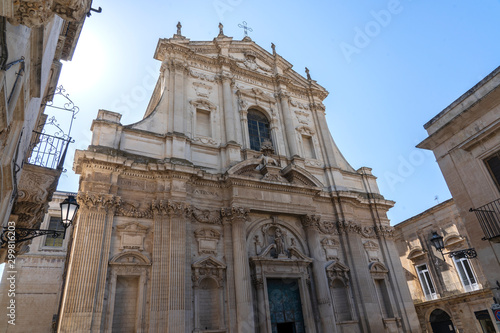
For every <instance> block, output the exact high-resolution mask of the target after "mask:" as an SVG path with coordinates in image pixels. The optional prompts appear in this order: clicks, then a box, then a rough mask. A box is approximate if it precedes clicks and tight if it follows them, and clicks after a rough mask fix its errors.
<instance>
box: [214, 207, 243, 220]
mask: <svg viewBox="0 0 500 333" xmlns="http://www.w3.org/2000/svg"><path fill="white" fill-rule="evenodd" d="M249 213H250V209H248V208H244V207H235V206H232V207H230V208H222V209H221V215H222V217H223V218H224V220H225V221H228V220H230V221H246V219H247V217H248V214H249Z"/></svg>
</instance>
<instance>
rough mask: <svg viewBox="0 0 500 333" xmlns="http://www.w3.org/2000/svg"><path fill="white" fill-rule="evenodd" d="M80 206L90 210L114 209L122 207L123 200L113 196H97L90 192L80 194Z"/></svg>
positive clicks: (78, 197)
mask: <svg viewBox="0 0 500 333" xmlns="http://www.w3.org/2000/svg"><path fill="white" fill-rule="evenodd" d="M76 198H77V200H78V203H79V204H80V206H84V207H87V208H89V209H92V208H94V209H104V210H106V211H107V210H110V209H114V208H116V207H117V206H119V205H120V203H121V199H120V198H119V197H115V196H114V195H112V194H95V193H89V192H80V193H78V196H77V197H76Z"/></svg>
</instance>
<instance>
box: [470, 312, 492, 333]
mask: <svg viewBox="0 0 500 333" xmlns="http://www.w3.org/2000/svg"><path fill="white" fill-rule="evenodd" d="M474 315H475V316H476V319H477V321H479V325H481V329H482V330H483V333H495V332H496V331H495V326H494V325H493V321H492V320H491V317H490V314H489V313H488V310H482V311H477V312H474Z"/></svg>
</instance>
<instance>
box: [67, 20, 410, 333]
mask: <svg viewBox="0 0 500 333" xmlns="http://www.w3.org/2000/svg"><path fill="white" fill-rule="evenodd" d="M219 27H220V34H219V35H218V36H217V37H216V38H214V40H213V41H190V40H189V39H187V38H186V37H184V36H182V34H181V26H180V24H178V30H177V33H176V34H175V35H174V36H173V38H170V39H160V41H159V42H158V46H157V48H156V52H155V58H156V59H157V60H159V61H161V63H162V66H161V69H160V73H159V79H158V83H157V85H156V88H155V90H154V92H153V95H152V98H151V101H150V103H149V106H148V107H147V110H146V112H145V115H144V118H143V119H142V120H140V121H139V122H137V123H134V124H130V125H122V124H121V123H120V117H121V115H120V114H118V113H115V112H112V111H106V110H100V111H99V112H98V115H97V119H95V120H94V122H93V124H92V132H93V137H92V141H91V145H90V146H89V147H88V149H87V150H80V151H77V152H76V155H75V164H74V169H75V171H76V172H77V174H79V175H80V189H79V193H78V200H79V203H80V211H79V214H78V215H79V218H78V221H77V223H76V227H75V232H74V242H73V247H72V250H71V256H70V262H69V269H68V275H67V280H66V287H65V293H64V297H63V304H62V312H61V317H60V322H59V330H60V332H88V331H101V332H111V331H113V332H239V333H245V332H261V333H264V332H269V333H271V332H324V333H326V332H329V333H330V332H419V331H420V328H419V325H418V320H417V316H416V313H415V310H414V307H413V302H412V300H411V296H410V294H409V291H408V287H407V285H406V281H405V278H404V274H403V270H402V268H401V264H400V262H399V257H398V255H397V250H396V247H395V243H394V239H393V234H394V230H393V228H392V227H390V225H389V220H388V219H387V217H386V212H387V210H388V209H389V208H391V207H392V206H393V204H394V202H392V201H389V200H386V199H384V197H383V196H382V195H381V194H380V193H379V190H378V187H377V183H376V179H375V177H374V176H373V175H372V174H371V169H369V168H366V167H363V168H360V169H359V170H354V169H353V168H352V167H351V166H350V165H349V164H348V163H347V161H346V160H345V159H344V157H343V156H342V154H341V153H340V151H339V149H338V148H337V146H336V145H335V143H334V141H333V139H332V137H331V135H330V132H329V130H328V128H327V125H326V119H325V107H324V105H323V104H322V101H323V100H324V99H325V98H326V96H327V94H328V93H327V91H326V90H325V89H324V88H323V87H321V86H320V85H319V84H317V83H316V81H314V80H312V79H311V77H310V76H309V73H307V78H304V77H302V76H301V75H299V74H298V73H296V72H295V71H294V70H292V65H291V64H290V63H288V62H287V61H286V60H285V59H284V58H282V57H281V56H280V55H278V54H277V52H276V49H275V46H274V45H272V53H270V52H268V51H266V50H265V49H263V48H262V47H260V46H259V45H257V44H256V43H254V42H253V41H252V40H251V39H250V38H249V37H245V38H244V39H243V40H233V38H231V37H227V36H225V35H224V33H223V30H222V29H223V27H222V25H220V26H219Z"/></svg>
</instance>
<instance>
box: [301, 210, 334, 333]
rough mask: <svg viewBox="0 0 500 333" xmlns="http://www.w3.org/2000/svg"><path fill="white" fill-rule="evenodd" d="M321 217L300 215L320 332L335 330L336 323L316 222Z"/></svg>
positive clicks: (328, 332) (326, 332) (329, 332)
mask: <svg viewBox="0 0 500 333" xmlns="http://www.w3.org/2000/svg"><path fill="white" fill-rule="evenodd" d="M320 219H321V217H320V216H318V215H306V216H303V217H302V226H303V227H304V229H305V230H306V234H307V243H308V244H309V251H310V255H311V257H312V258H313V259H314V261H313V263H312V270H313V278H314V284H315V286H316V288H315V290H316V297H317V299H318V309H319V317H320V320H321V325H320V332H323V333H331V332H337V331H338V330H337V325H336V322H335V316H334V312H333V307H332V301H331V297H330V290H329V288H328V279H327V276H326V271H325V262H324V260H323V254H324V252H323V249H322V248H321V242H320V241H321V240H320V237H319V232H318V231H319V229H318V223H319V221H320Z"/></svg>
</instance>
